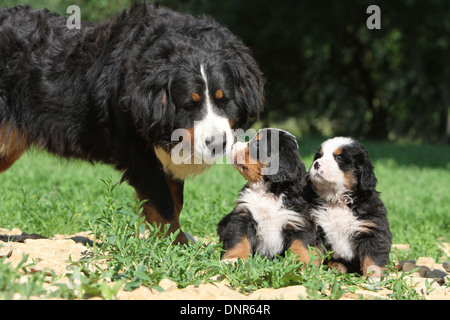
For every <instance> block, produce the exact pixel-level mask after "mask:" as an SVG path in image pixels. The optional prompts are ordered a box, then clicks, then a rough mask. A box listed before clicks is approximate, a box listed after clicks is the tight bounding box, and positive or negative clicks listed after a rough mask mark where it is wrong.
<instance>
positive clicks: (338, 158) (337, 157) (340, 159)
mask: <svg viewBox="0 0 450 320" xmlns="http://www.w3.org/2000/svg"><path fill="white" fill-rule="evenodd" d="M335 159H336V161H337V162H342V161H344V159H342V157H341V156H336V157H335Z"/></svg>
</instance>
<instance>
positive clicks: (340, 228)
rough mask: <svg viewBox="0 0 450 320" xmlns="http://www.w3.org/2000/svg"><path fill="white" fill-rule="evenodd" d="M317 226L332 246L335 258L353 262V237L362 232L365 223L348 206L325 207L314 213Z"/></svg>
mask: <svg viewBox="0 0 450 320" xmlns="http://www.w3.org/2000/svg"><path fill="white" fill-rule="evenodd" d="M312 217H313V218H314V221H315V223H316V225H319V226H320V227H321V228H322V229H323V231H324V233H325V239H326V241H327V242H328V243H329V244H330V245H331V248H332V250H333V257H334V258H343V259H346V260H351V259H352V258H353V257H354V256H355V252H354V246H353V245H352V237H353V236H354V235H355V233H358V232H360V231H362V229H363V223H362V222H361V221H360V220H358V219H357V218H356V217H355V216H354V215H353V212H352V210H351V209H349V208H348V207H347V206H346V205H335V206H324V207H321V208H319V209H316V210H314V211H313V212H312Z"/></svg>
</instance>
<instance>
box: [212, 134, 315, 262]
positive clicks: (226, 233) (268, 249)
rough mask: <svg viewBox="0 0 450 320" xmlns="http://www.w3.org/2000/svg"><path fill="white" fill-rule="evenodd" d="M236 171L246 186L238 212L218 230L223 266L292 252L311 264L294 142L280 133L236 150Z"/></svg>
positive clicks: (310, 232) (310, 228) (301, 170)
mask: <svg viewBox="0 0 450 320" xmlns="http://www.w3.org/2000/svg"><path fill="white" fill-rule="evenodd" d="M231 155H232V159H233V166H234V167H235V168H236V169H237V170H238V171H239V172H240V173H241V174H242V176H243V177H244V178H245V179H246V180H247V181H248V182H247V184H246V185H245V186H244V187H243V189H242V190H241V191H240V192H239V196H238V199H237V200H236V206H235V208H234V209H233V211H232V212H231V213H229V214H228V215H226V216H225V217H224V218H223V219H222V220H221V221H220V222H219V224H218V234H219V239H220V241H221V242H222V243H223V248H224V249H225V250H226V252H225V253H224V255H223V257H222V260H223V261H231V262H234V261H236V260H237V259H248V257H249V255H251V254H255V253H258V254H260V255H262V256H266V257H268V258H273V257H274V256H275V255H284V253H285V251H286V250H288V249H291V251H292V252H294V253H296V254H297V255H298V259H299V260H300V261H302V262H305V263H308V262H309V261H310V255H309V249H308V246H314V245H315V244H316V236H315V232H314V225H313V223H312V221H311V220H310V219H309V209H310V205H309V203H308V202H307V201H306V200H305V199H304V198H303V189H304V188H305V185H306V169H305V165H304V164H303V162H302V160H301V158H300V154H299V151H298V144H297V140H296V138H295V137H294V136H293V135H291V134H290V133H288V132H286V131H282V130H278V129H272V128H270V129H262V130H260V131H259V132H258V133H257V134H256V136H255V137H254V138H253V139H252V140H250V141H249V142H247V143H244V142H237V143H236V144H234V145H233V149H232V153H231Z"/></svg>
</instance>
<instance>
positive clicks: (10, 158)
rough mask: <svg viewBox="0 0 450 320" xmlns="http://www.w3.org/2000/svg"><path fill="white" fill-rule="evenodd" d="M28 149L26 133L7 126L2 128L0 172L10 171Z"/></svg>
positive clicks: (0, 128)
mask: <svg viewBox="0 0 450 320" xmlns="http://www.w3.org/2000/svg"><path fill="white" fill-rule="evenodd" d="M27 148H28V137H27V135H26V134H25V132H23V131H21V130H19V129H17V128H11V127H9V126H8V125H7V124H5V125H3V126H2V127H0V172H3V171H5V170H7V169H9V168H10V167H11V166H12V165H13V164H14V162H16V161H17V159H19V158H20V157H21V156H22V154H23V153H24V152H25V151H26V150H27Z"/></svg>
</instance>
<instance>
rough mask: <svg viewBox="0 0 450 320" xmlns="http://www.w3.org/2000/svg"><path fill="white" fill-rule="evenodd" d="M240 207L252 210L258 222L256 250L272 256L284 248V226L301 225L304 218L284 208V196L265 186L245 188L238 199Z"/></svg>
mask: <svg viewBox="0 0 450 320" xmlns="http://www.w3.org/2000/svg"><path fill="white" fill-rule="evenodd" d="M238 207H242V208H246V209H247V210H248V211H250V212H251V215H252V217H253V219H254V220H255V221H256V223H257V238H258V239H257V241H258V243H257V248H256V252H257V253H259V254H261V255H263V256H267V257H269V258H272V257H273V256H274V255H277V254H279V253H280V252H281V251H282V250H283V246H284V239H283V234H282V231H283V228H284V227H285V226H287V225H291V226H292V227H294V228H295V227H300V226H302V225H304V221H303V218H302V217H301V216H300V215H299V214H298V213H297V212H295V211H292V210H289V209H286V208H283V199H282V197H276V196H274V195H273V194H271V193H269V192H267V191H265V190H264V188H263V187H261V188H258V187H256V188H255V187H254V188H249V189H245V190H243V192H242V193H241V196H240V197H239V200H238Z"/></svg>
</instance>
